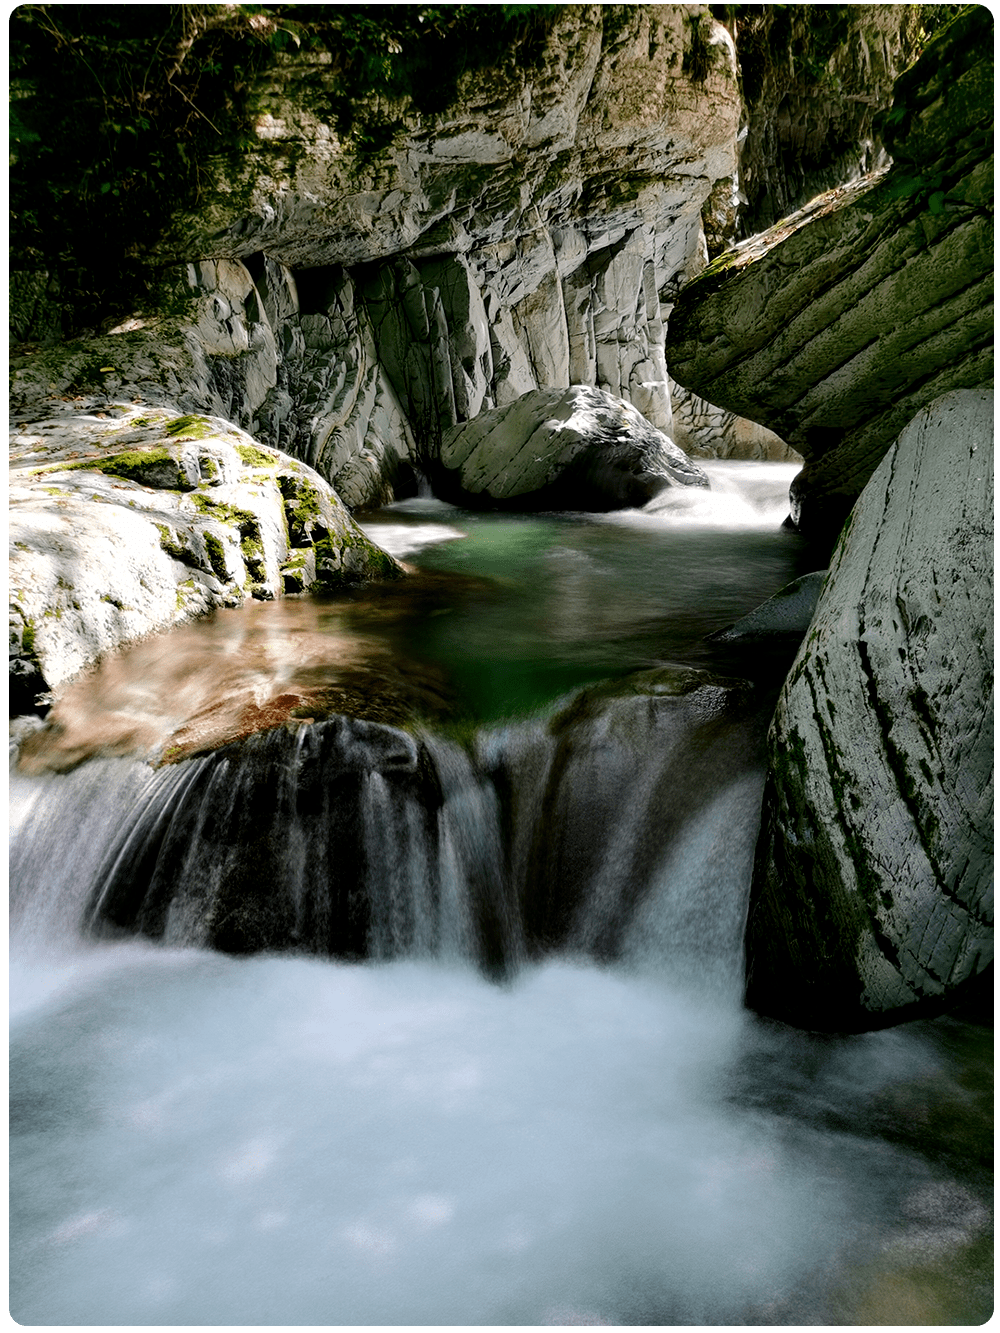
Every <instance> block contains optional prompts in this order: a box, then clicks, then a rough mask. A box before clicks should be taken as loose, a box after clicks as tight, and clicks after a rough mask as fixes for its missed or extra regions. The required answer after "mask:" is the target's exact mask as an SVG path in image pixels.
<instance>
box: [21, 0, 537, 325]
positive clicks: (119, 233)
mask: <svg viewBox="0 0 1000 1333" xmlns="http://www.w3.org/2000/svg"><path fill="white" fill-rule="evenodd" d="M546 13H549V14H551V13H552V10H551V8H550V7H547V6H544V5H474V4H466V5H446V6H427V5H308V4H306V5H273V6H263V5H231V4H220V5H110V4H98V5H87V4H66V5H39V4H27V5H21V6H20V7H18V8H17V9H16V10H15V11H14V13H13V15H12V17H11V23H10V75H11V116H10V123H11V162H12V167H11V178H10V198H11V226H10V242H11V268H12V269H14V270H20V271H30V272H39V273H48V274H50V275H52V279H53V281H51V282H50V283H49V288H48V296H49V299H54V300H56V301H59V302H61V303H62V306H63V314H64V316H65V318H64V319H63V321H62V331H63V332H64V333H68V332H69V331H70V329H71V327H76V328H88V327H94V326H95V325H97V324H99V323H100V321H102V320H103V319H105V318H108V317H112V316H115V315H120V314H121V313H124V312H125V311H127V310H128V309H129V308H131V307H132V306H134V305H135V304H137V303H141V302H142V299H143V296H144V295H145V294H148V293H150V291H151V286H152V284H153V282H154V279H153V276H152V274H151V272H150V270H149V267H148V255H149V253H150V250H151V249H152V247H153V246H154V245H155V243H156V241H157V240H158V239H159V238H160V237H161V236H162V235H163V233H164V231H165V229H166V226H167V224H168V223H169V220H170V218H171V216H173V215H174V214H176V213H177V212H178V211H180V210H186V211H191V210H194V209H197V207H198V206H199V203H200V202H201V201H202V199H204V198H205V197H206V196H207V194H208V193H209V192H210V191H211V190H212V189H213V188H214V186H215V184H216V177H217V175H218V173H220V172H222V173H223V174H225V173H226V172H227V171H228V170H230V169H232V174H233V175H234V176H235V167H236V164H237V163H238V162H239V161H240V160H241V158H245V152H246V149H247V147H248V146H250V145H251V144H252V145H255V146H257V145H258V140H257V138H256V135H255V133H254V116H255V113H256V111H257V109H258V108H256V107H255V105H254V90H255V87H256V86H257V84H258V80H259V76H260V75H261V74H262V73H263V72H264V71H266V69H267V68H268V67H269V66H271V65H273V64H275V63H276V62H279V61H281V60H282V59H283V58H286V57H287V55H288V53H289V52H293V51H295V50H301V49H303V48H304V49H306V50H315V51H316V52H318V53H325V56H326V59H325V68H326V70H327V72H328V74H329V79H327V80H326V82H325V84H324V87H325V89H326V92H325V94H324V95H325V98H326V105H325V106H324V107H322V108H321V110H322V111H324V112H325V113H326V114H327V115H328V117H329V119H330V121H331V123H332V124H334V126H335V127H336V129H337V131H338V133H339V134H340V135H341V136H342V137H348V138H350V139H351V140H352V146H353V149H354V151H355V153H356V154H358V153H359V154H361V155H362V157H363V156H364V155H366V154H367V155H371V154H373V153H377V152H378V151H380V150H382V149H383V148H384V147H385V146H387V145H388V143H390V142H391V140H392V137H393V135H394V134H395V133H396V131H397V129H398V127H399V124H400V119H399V118H400V115H401V112H402V109H403V105H404V104H405V103H407V102H409V103H410V104H411V105H412V106H413V107H415V108H416V109H417V110H418V111H419V112H421V113H422V114H425V115H431V114H434V113H436V112H439V111H441V110H443V109H444V108H445V107H446V106H447V104H448V102H449V101H450V100H451V99H452V98H453V96H454V93H455V89H456V86H457V83H458V80H459V79H460V77H461V76H462V75H463V74H464V73H466V72H467V71H469V70H472V69H476V68H481V67H483V66H484V65H486V64H489V63H491V62H500V63H502V62H504V61H506V60H508V59H510V60H513V59H514V55H513V47H514V46H516V47H517V59H518V60H519V61H520V62H521V63H524V61H525V60H527V59H530V58H531V55H532V50H533V49H534V48H533V47H532V42H533V40H534V38H537V36H538V35H539V34H540V33H542V32H543V31H544V28H545V23H546V18H545V15H546ZM535 46H536V47H537V42H536V43H535ZM331 88H332V93H331V91H330V89H331Z"/></svg>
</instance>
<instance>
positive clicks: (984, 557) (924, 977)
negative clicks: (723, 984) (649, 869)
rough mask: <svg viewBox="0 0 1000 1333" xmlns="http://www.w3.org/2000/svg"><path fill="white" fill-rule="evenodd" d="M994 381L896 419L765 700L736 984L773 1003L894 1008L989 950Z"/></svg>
mask: <svg viewBox="0 0 1000 1333" xmlns="http://www.w3.org/2000/svg"><path fill="white" fill-rule="evenodd" d="M992 397H993V396H992V386H989V387H985V388H979V389H976V390H961V391H958V392H955V393H951V394H947V395H945V396H944V397H942V398H941V399H939V400H938V401H937V402H935V403H934V404H932V405H931V406H930V407H928V408H926V409H925V410H924V411H923V412H921V413H920V414H919V415H918V416H917V417H916V418H915V419H914V421H913V422H911V424H910V425H909V426H908V427H907V428H906V430H904V431H903V432H902V434H901V435H900V437H899V439H898V441H897V442H896V444H895V445H894V446H893V448H892V449H891V450H890V451H889V453H888V455H887V456H886V457H885V459H884V460H883V462H882V464H881V465H880V467H879V468H878V470H877V472H876V473H875V475H874V477H873V478H872V479H871V481H870V482H869V484H868V486H867V487H866V488H865V492H864V494H863V496H862V497H861V500H860V501H859V503H858V504H857V506H856V507H855V509H854V512H853V514H852V516H851V519H850V521H849V523H848V525H847V528H846V529H845V532H844V534H843V536H842V538H841V541H840V544H839V546H838V549H837V552H836V555H835V558H834V561H833V564H832V566H831V569H830V573H829V576H828V579H827V582H826V585H825V588H824V591H823V594H822V597H821V599H820V603H819V606H818V608H817V611H816V615H815V618H814V620H813V623H812V627H811V630H810V632H809V635H808V638H807V640H806V642H805V644H804V645H803V647H802V649H801V650H800V652H799V656H798V657H797V659H796V662H795V665H794V667H793V669H792V671H791V673H790V675H789V677H788V680H787V681H786V684H785V687H784V690H783V692H782V695H781V698H780V700H779V704H778V708H777V711H776V713H775V717H774V721H773V724H772V729H771V734H770V741H769V744H770V774H769V778H768V784H767V789H766V794H765V799H764V821H763V827H762V831H761V836H760V841H759V843H758V850H757V864H756V869H755V874H754V882H753V891H752V899H751V906H750V913H749V920H748V925H747V942H746V949H747V1001H748V1003H749V1004H750V1005H751V1006H753V1007H754V1008H756V1009H758V1010H760V1011H762V1012H764V1013H766V1014H769V1015H773V1016H775V1017H778V1018H781V1019H784V1020H786V1021H787V1022H791V1023H795V1024H798V1025H800V1026H807V1027H813V1028H821V1029H852V1028H866V1027H872V1026H877V1025H879V1024H882V1023H886V1022H892V1021H895V1020H896V1019H898V1018H900V1017H904V1016H909V1015H910V1014H911V1013H916V1012H919V1011H920V1010H921V1008H926V1009H933V1007H934V1006H936V1005H941V1004H944V1003H946V1002H947V1000H948V999H949V997H953V996H954V993H955V992H956V989H957V988H959V987H960V986H961V985H962V983H964V982H968V981H970V979H971V978H974V977H975V976H976V975H977V974H979V973H980V972H981V971H982V970H983V969H984V968H985V967H986V966H987V965H988V963H989V962H990V960H991V958H992V817H993V640H992V633H993V629H992V627H993V597H992V560H993V554H992V549H993V548H992V540H993V518H992V514H993V424H992V423H993V406H992Z"/></svg>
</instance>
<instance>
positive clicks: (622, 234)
mask: <svg viewBox="0 0 1000 1333" xmlns="http://www.w3.org/2000/svg"><path fill="white" fill-rule="evenodd" d="M544 29H545V35H544V41H543V44H542V49H541V50H539V51H538V52H536V53H535V56H534V58H533V59H532V60H531V61H525V62H524V63H523V64H518V65H515V64H513V63H512V62H507V63H501V64H498V65H497V66H496V67H495V68H488V69H483V70H479V71H476V72H473V73H470V74H469V75H467V76H466V77H465V78H464V79H463V81H462V82H461V84H460V86H459V89H458V96H457V100H456V101H455V103H454V105H453V106H452V107H451V108H449V109H447V110H445V111H443V112H441V113H440V114H439V115H436V116H433V117H425V116H423V117H422V116H421V115H420V114H418V113H417V112H416V111H415V110H414V109H413V108H412V107H407V106H406V105H400V106H398V107H395V106H394V107H387V108H385V114H386V115H387V116H389V117H390V118H392V117H393V116H397V113H398V122H399V126H400V128H399V130H398V132H397V133H396V135H395V138H394V139H393V140H392V142H391V143H390V144H389V145H388V146H387V147H386V148H385V150H384V151H383V152H382V153H381V154H380V155H379V156H378V157H377V158H376V159H371V158H368V157H365V156H364V155H363V154H362V153H361V152H360V151H359V149H358V145H357V144H356V143H354V142H352V141H351V140H350V139H349V138H344V139H342V138H340V137H338V135H337V134H336V133H335V132H334V131H333V130H332V129H331V125H330V115H329V106H330V104H331V99H332V98H334V97H335V95H337V93H338V87H339V85H338V82H337V80H338V78H339V74H338V71H337V68H336V65H335V62H331V60H330V58H329V53H328V52H324V51H322V50H318V49H317V50H312V49H310V50H305V49H303V50H301V51H299V52H297V53H295V54H294V55H289V56H286V57H281V58H278V59H277V61H276V63H275V64H274V66H273V67H272V68H271V69H270V70H269V71H268V72H267V74H266V75H262V76H260V79H259V83H258V84H256V85H255V86H254V89H253V91H252V94H251V98H252V100H254V105H255V106H256V107H257V112H258V113H257V115H256V118H255V135H254V137H253V139H252V140H251V142H250V143H249V144H246V145H242V146H241V148H240V153H239V165H238V168H237V169H235V174H234V170H233V169H231V168H229V169H227V170H226V171H225V172H221V174H219V179H218V180H216V179H215V177H214V176H212V173H211V172H208V171H206V183H205V191H204V193H203V196H202V199H201V202H200V204H199V209H198V212H197V213H196V214H191V215H186V214H185V215H183V216H178V217H176V218H174V219H173V220H172V222H171V225H170V227H169V228H168V234H167V236H166V238H165V239H164V240H163V242H162V244H161V245H160V247H159V249H158V251H157V253H156V254H155V255H154V256H153V257H152V258H153V259H154V260H155V261H156V262H157V263H158V264H160V265H161V266H163V269H162V274H165V275H166V281H161V282H160V290H159V292H158V294H157V296H156V297H155V298H154V299H153V300H152V302H150V303H149V304H150V311H151V317H150V316H148V315H139V316H137V317H136V318H135V319H133V320H131V321H126V322H125V323H124V324H121V325H119V326H118V329H117V331H116V332H115V333H114V334H113V335H112V336H111V337H110V338H108V339H102V340H100V345H99V346H95V347H93V348H92V349H91V351H92V355H91V356H90V358H89V364H94V363H95V362H96V364H99V365H108V366H113V367H116V368H117V383H118V384H119V386H120V387H119V389H118V390H117V391H116V392H118V393H119V395H120V396H125V395H127V396H134V395H132V394H130V393H129V391H130V390H131V389H133V387H135V386H138V385H140V384H141V386H142V388H141V393H142V396H143V398H144V401H148V402H157V401H161V400H162V401H164V402H169V403H170V404H171V405H172V406H174V407H175V408H176V409H177V410H178V411H185V412H195V411H197V412H208V413H212V414H215V415H222V416H225V417H228V418H229V419H231V420H233V421H235V422H236V424H238V425H240V426H242V427H243V428H245V429H247V430H250V431H252V432H253V434H254V435H255V436H256V437H257V438H258V439H260V440H261V441H262V442H264V443H267V444H270V445H273V446H275V447H278V448H280V449H282V450H284V451H285V452H288V453H291V454H293V455H294V456H296V457H299V458H301V459H303V460H304V461H306V462H308V463H309V464H310V466H313V467H315V468H316V469H317V470H318V471H320V472H321V473H322V474H323V475H324V476H325V477H327V478H328V479H329V480H330V481H331V483H332V484H333V485H334V486H335V488H336V489H337V491H338V493H339V494H340V495H341V497H342V498H343V500H344V501H345V503H346V504H348V505H349V506H351V507H352V508H356V507H360V506H367V505H375V504H379V503H382V502H383V501H385V500H386V499H388V498H390V496H391V495H392V493H393V492H394V490H395V491H396V492H399V491H400V489H401V488H404V487H405V486H406V485H407V484H408V482H409V481H410V479H411V478H412V466H413V465H414V464H417V465H418V466H425V465H426V463H427V461H428V460H430V459H432V458H433V457H434V455H435V453H436V450H437V448H438V446H439V443H440V439H441V436H442V434H443V432H445V431H447V430H449V429H451V428H452V427H454V426H456V425H459V424H461V423H462V422H465V421H468V420H471V419H472V418H473V417H475V416H476V415H477V413H479V412H480V411H483V410H489V409H491V408H494V407H502V406H506V405H507V404H509V403H511V402H513V401H514V400H515V399H516V398H518V397H519V396H520V395H521V394H523V393H525V392H527V391H529V390H534V389H539V388H550V387H555V388H566V387H568V386H569V385H570V384H574V383H580V384H589V385H593V386H596V387H598V388H601V389H603V390H606V391H607V392H609V393H611V394H613V395H615V396H618V397H622V398H624V399H626V400H627V401H628V402H630V403H632V404H633V405H634V406H635V407H636V408H637V410H638V411H639V412H641V413H642V414H643V415H644V416H645V417H647V418H648V419H649V420H650V421H651V422H652V423H653V425H654V426H656V427H657V428H658V429H661V430H664V431H667V432H668V433H669V429H670V420H671V418H670V395H669V386H668V382H667V371H666V364H665V361H664V358H663V329H664V319H665V316H666V314H667V312H668V311H669V301H670V297H671V293H672V292H673V291H674V290H675V289H676V287H677V286H679V285H680V283H681V282H683V281H684V280H686V279H687V278H689V277H691V276H692V275H693V274H694V273H695V272H697V271H698V269H699V268H700V267H701V266H702V264H703V263H704V262H705V257H706V252H705V238H704V230H703V224H702V209H703V207H704V206H705V205H706V201H707V200H708V199H709V196H710V195H712V192H713V191H717V190H718V189H719V188H724V189H725V190H728V192H729V194H730V196H732V193H733V189H734V181H735V175H736V167H737V143H736V141H737V130H738V124H739V116H740V98H739V90H738V81H737V70H736V59H735V52H734V50H733V46H732V41H731V39H730V37H729V35H728V33H727V32H726V31H725V29H724V28H723V27H722V26H721V25H720V24H718V23H716V22H715V21H714V20H713V19H712V18H711V16H710V14H709V12H708V9H707V7H706V6H703V5H678V6H630V7H617V6H613V7H606V6H600V5H584V6H556V7H553V10H552V11H551V13H550V14H549V15H547V16H546V20H545V24H544ZM217 165H218V164H214V165H213V167H212V170H213V171H215V167H216V166H217ZM210 176H212V183H210V182H209V177H210ZM193 259H197V261H198V262H197V263H194V264H192V263H190V261H191V260H193ZM185 266H187V267H186V268H185ZM22 336H24V335H22ZM28 336H30V334H29V335H28ZM164 344H165V346H164ZM73 355H74V354H73V353H72V351H71V360H72V356H73ZM57 362H59V358H58V356H57V354H56V352H55V351H54V350H49V351H42V352H33V353H31V354H29V355H28V356H26V357H25V358H23V359H22V360H21V361H20V362H19V363H18V370H19V372H20V379H19V381H18V383H17V385H16V391H15V396H14V401H15V406H16V407H19V408H20V410H21V412H22V416H23V415H24V414H25V413H29V412H31V411H33V412H34V413H35V414H36V415H38V414H39V402H38V398H39V390H40V389H42V388H44V389H46V390H47V388H48V386H49V385H50V384H56V385H57V386H58V389H57V391H58V392H73V393H77V394H79V393H83V394H86V393H88V392H90V393H93V392H94V391H95V390H98V391H99V390H102V389H103V388H104V387H105V386H104V384H103V382H101V377H100V376H97V377H96V378H97V383H96V384H95V383H94V382H93V378H94V377H93V376H92V377H91V381H90V382H89V383H80V382H79V379H77V380H75V381H73V382H72V384H69V383H68V381H67V376H68V375H69V374H70V372H71V371H72V372H73V373H74V374H77V373H78V372H79V370H80V367H79V366H77V367H76V368H75V369H74V368H73V367H72V366H70V367H69V368H67V367H65V366H63V365H62V364H61V363H57ZM157 365H159V366H160V370H159V371H158V370H157ZM83 368H84V369H87V366H84V367H83ZM136 392H140V390H139V389H138V388H137V389H136ZM157 395H159V396H157ZM32 404H34V406H33V407H32Z"/></svg>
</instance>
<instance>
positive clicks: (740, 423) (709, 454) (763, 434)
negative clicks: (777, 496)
mask: <svg viewBox="0 0 1000 1333" xmlns="http://www.w3.org/2000/svg"><path fill="white" fill-rule="evenodd" d="M670 408H671V416H672V420H673V425H672V426H671V430H670V438H671V439H672V440H673V441H674V443H675V444H677V445H679V446H680V448H681V449H683V450H684V452H685V453H686V454H687V455H688V456H689V457H691V458H740V459H762V460H767V461H768V462H772V463H787V462H798V461H799V460H800V458H801V455H800V454H798V453H796V451H795V450H794V449H792V448H791V447H790V446H789V445H787V444H786V443H785V441H784V440H783V439H781V438H780V436H778V435H775V433H774V431H773V430H768V429H767V427H766V426H761V425H758V423H757V422H756V421H750V420H749V419H748V418H746V417H738V416H737V415H736V413H735V412H727V411H726V409H725V408H723V407H716V406H715V404H714V403H709V402H706V401H705V399H704V398H699V397H698V395H697V394H696V393H690V392H689V391H688V390H687V389H685V388H683V386H681V385H680V384H674V383H671V385H670Z"/></svg>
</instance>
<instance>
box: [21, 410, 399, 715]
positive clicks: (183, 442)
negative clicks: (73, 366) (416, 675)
mask: <svg viewBox="0 0 1000 1333" xmlns="http://www.w3.org/2000/svg"><path fill="white" fill-rule="evenodd" d="M11 459H12V463H13V467H12V470H11V492H10V502H11V514H10V523H9V536H10V622H11V645H10V659H11V673H12V686H13V687H14V689H15V695H16V697H15V698H13V699H12V706H14V707H15V708H17V709H30V708H31V707H32V706H33V704H34V700H35V697H36V696H37V694H38V693H40V692H41V691H42V690H43V689H44V688H46V687H47V688H54V687H57V686H61V685H63V684H64V683H65V682H66V681H68V680H70V679H71V678H72V677H74V676H76V675H78V674H79V673H80V672H81V671H83V670H84V668H86V667H88V666H90V665H92V664H93V663H94V662H96V661H97V660H98V658H99V657H100V656H101V655H102V654H103V653H105V652H108V651H109V650H112V649H115V648H117V647H119V646H120V645H121V644H124V643H128V642H131V641H133V640H136V639H140V638H143V637H144V636H146V635H148V634H150V633H152V632H153V631H155V630H158V629H163V628H166V627H167V626H169V625H172V624H178V623H181V622H183V621H185V620H190V619H192V618H194V617H196V616H198V615H201V614H202V613H204V612H205V611H208V610H211V609H212V608H213V607H219V606H238V605H239V604H240V603H242V602H243V601H245V600H247V599H249V598H258V599H271V598H275V597H280V596H281V595H282V594H283V593H290V592H302V591H306V590H320V591H326V590H330V589H333V588H338V587H342V586H344V585H345V584H350V583H355V582H363V581H365V580H367V579H370V578H382V577H395V576H396V575H398V574H400V573H401V572H402V570H401V567H400V566H399V565H398V564H397V562H396V561H395V560H393V559H392V557H391V556H389V555H387V554H386V553H385V552H383V551H380V550H379V549H378V547H376V546H375V545H374V544H373V543H372V542H371V541H370V540H369V539H368V538H367V537H366V536H365V535H364V533H363V532H362V531H361V530H360V529H359V528H357V527H356V526H355V524H354V523H353V521H352V520H351V518H350V517H349V515H348V514H347V512H346V510H345V509H344V507H343V505H342V504H341V503H340V501H339V499H338V498H337V496H336V494H335V493H334V492H333V491H332V490H331V489H330V487H329V486H328V485H327V483H326V482H324V481H323V480H322V478H320V477H319V476H317V475H316V474H315V473H314V472H312V471H311V470H310V469H309V468H307V467H305V466H304V465H303V464H301V463H299V462H297V461H296V460H294V459H291V458H287V457H285V456H283V455H282V454H280V453H278V452H277V451H275V450H272V449H264V448H261V447H260V446H259V445H258V444H257V443H256V442H254V441H253V440H252V439H251V437H249V436H248V435H246V434H245V433H244V432H243V431H240V430H239V429H237V428H236V427H235V426H232V425H229V424H227V423H226V422H223V421H219V420H217V419H212V418H207V417H201V416H192V415H187V416H182V417H177V416H172V415H171V414H170V413H169V412H165V411H163V410H156V409H152V410H147V411H146V412H145V414H141V412H140V409H139V408H137V407H134V406H128V407H123V406H117V405H116V406H108V408H107V410H106V411H105V412H101V413H100V414H99V415H97V416H94V415H90V414H87V413H83V412H76V413H74V412H72V411H71V412H69V413H66V414H65V415H63V416H62V417H57V418H53V419H50V420H47V421H42V422H37V423H34V424H33V425H32V426H31V427H30V428H22V429H21V430H19V431H17V432H15V433H14V435H13V436H12V441H11Z"/></svg>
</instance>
